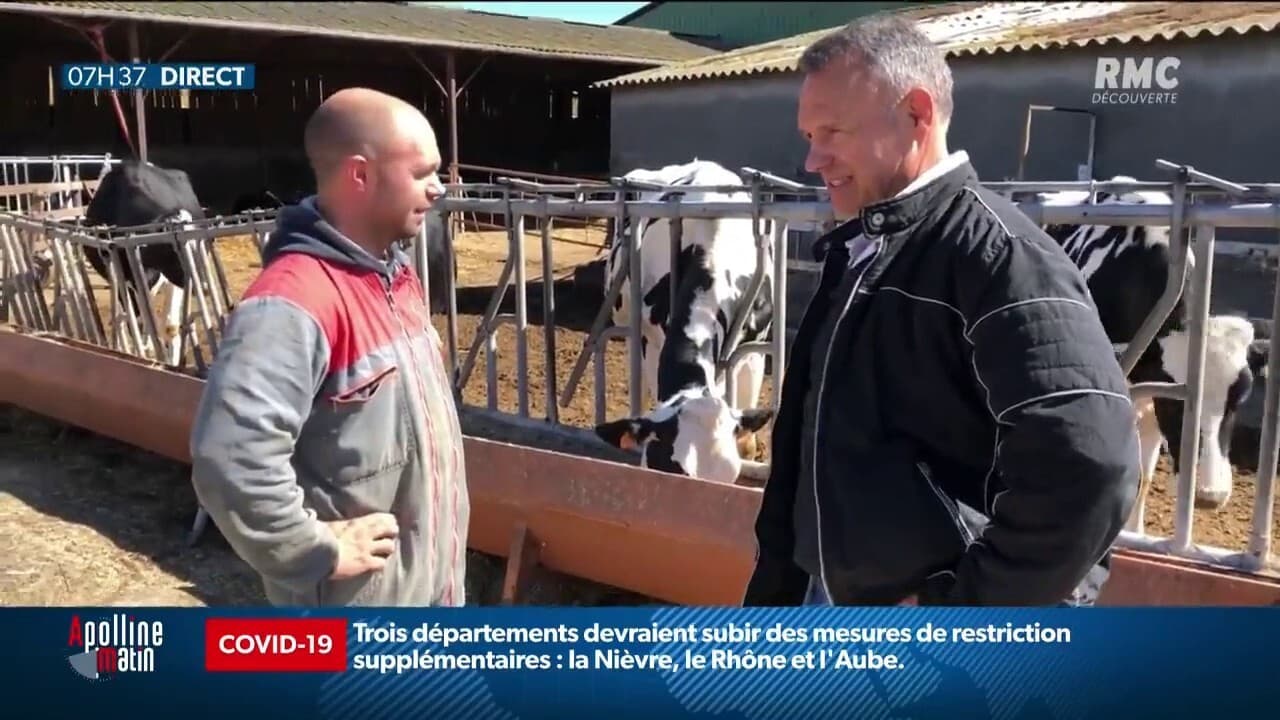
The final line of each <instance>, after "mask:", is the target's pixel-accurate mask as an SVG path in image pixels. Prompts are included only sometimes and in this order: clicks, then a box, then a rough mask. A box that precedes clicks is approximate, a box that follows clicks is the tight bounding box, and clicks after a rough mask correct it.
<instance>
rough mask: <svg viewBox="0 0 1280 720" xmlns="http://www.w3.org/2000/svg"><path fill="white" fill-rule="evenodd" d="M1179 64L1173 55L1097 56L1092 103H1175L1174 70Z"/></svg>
mask: <svg viewBox="0 0 1280 720" xmlns="http://www.w3.org/2000/svg"><path fill="white" fill-rule="evenodd" d="M1181 65H1182V61H1181V60H1179V59H1178V58H1176V57H1163V58H1159V59H1156V58H1150V57H1147V58H1131V57H1126V58H1114V57H1100V58H1098V63H1097V66H1096V67H1095V69H1094V73H1093V104H1095V105H1172V104H1174V103H1176V102H1178V93H1176V92H1173V90H1174V88H1176V87H1178V78H1177V77H1175V76H1174V72H1175V71H1176V70H1177V69H1178V67H1179V66H1181ZM1153 86H1155V87H1159V88H1160V89H1159V90H1158V91H1157V90H1154V89H1153Z"/></svg>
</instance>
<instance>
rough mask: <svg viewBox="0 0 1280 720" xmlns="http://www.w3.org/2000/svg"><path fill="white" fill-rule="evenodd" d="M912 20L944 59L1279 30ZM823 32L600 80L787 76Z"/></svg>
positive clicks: (1205, 19)
mask: <svg viewBox="0 0 1280 720" xmlns="http://www.w3.org/2000/svg"><path fill="white" fill-rule="evenodd" d="M895 12H896V13H897V14H901V15H904V16H906V17H910V18H913V19H915V20H916V21H917V22H918V23H919V25H920V28H921V30H923V31H924V32H925V33H926V34H927V35H928V36H929V37H930V38H931V39H933V40H934V41H935V42H936V43H938V44H939V45H940V46H941V47H942V48H943V49H944V50H945V51H946V53H947V55H949V56H955V55H980V54H985V53H991V54H995V53H998V52H1012V51H1016V50H1032V49H1049V48H1061V47H1071V46H1078V47H1084V46H1088V45H1090V44H1092V43H1098V44H1101V43H1105V42H1109V41H1119V42H1129V41H1131V40H1135V39H1137V40H1143V41H1148V40H1152V39H1173V38H1177V37H1196V36H1198V35H1201V34H1203V33H1210V34H1212V35H1215V36H1217V35H1221V34H1222V33H1224V32H1226V31H1227V30H1234V31H1236V32H1240V33H1244V32H1249V31H1251V30H1263V31H1270V30H1274V29H1276V27H1277V26H1280V3H1277V2H1257V3H1254V2H1140V3H1127V2H1114V3H1102V2H1039V3H1031V2H1023V3H972V2H971V3H945V4H941V5H935V6H930V7H923V8H911V9H908V10H901V11H895ZM836 29H837V28H827V29H825V30H816V31H814V32H809V33H804V34H802V35H796V36H793V37H789V38H784V39H782V40H775V41H773V42H768V43H763V44H760V45H753V46H751V47H745V48H739V49H737V50H732V51H730V52H726V53H721V54H718V55H712V56H709V57H704V58H698V59H695V60H689V61H684V62H677V63H672V64H669V65H664V66H662V67H658V68H653V69H651V70H642V71H639V72H634V73H629V74H627V75H622V76H620V77H616V78H612V79H609V80H603V81H601V82H598V83H596V84H595V87H617V86H622V85H643V84H651V83H664V82H677V81H681V80H694V79H701V78H714V77H731V76H735V75H753V74H756V73H769V72H792V71H794V70H795V69H796V64H797V62H798V61H799V59H800V55H801V54H803V52H804V49H805V48H806V47H808V46H809V45H810V44H811V43H812V42H814V41H815V40H817V39H818V38H820V37H822V36H824V35H826V34H827V33H830V32H831V31H833V30H836Z"/></svg>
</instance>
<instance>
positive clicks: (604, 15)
mask: <svg viewBox="0 0 1280 720" xmlns="http://www.w3.org/2000/svg"><path fill="white" fill-rule="evenodd" d="M424 4H428V5H445V6H447V7H458V8H464V9H466V10H484V11H485V12H494V13H503V14H506V15H524V16H526V17H547V18H558V19H560V20H573V21H575V22H586V23H595V24H597V25H608V24H610V23H612V22H613V21H615V20H617V19H618V18H620V17H622V16H624V15H626V14H627V13H629V12H631V11H633V10H635V9H637V8H639V7H642V6H643V5H645V4H646V3H642V2H431V3H424Z"/></svg>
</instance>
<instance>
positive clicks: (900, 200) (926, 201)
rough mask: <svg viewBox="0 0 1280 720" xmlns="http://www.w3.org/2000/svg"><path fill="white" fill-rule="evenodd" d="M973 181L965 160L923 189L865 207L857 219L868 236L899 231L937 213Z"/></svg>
mask: <svg viewBox="0 0 1280 720" xmlns="http://www.w3.org/2000/svg"><path fill="white" fill-rule="evenodd" d="M977 180H978V176H977V173H976V172H974V170H973V166H972V165H971V164H970V163H969V162H968V161H965V162H962V163H960V164H959V165H957V166H956V167H954V168H952V169H951V170H948V171H947V172H945V173H943V174H942V175H940V176H938V177H936V178H934V179H933V180H932V181H931V182H929V183H927V184H926V185H924V186H923V187H920V188H917V189H915V190H913V191H911V192H909V193H907V194H905V195H902V196H900V197H895V198H890V199H888V200H883V201H881V202H878V203H872V204H871V205H868V206H866V207H865V208H863V209H862V212H861V213H860V214H859V218H858V220H859V222H860V224H861V225H862V227H864V228H866V231H867V232H868V233H869V234H872V235H890V234H894V233H899V232H902V231H903V230H906V229H908V228H910V227H912V226H913V225H917V224H919V223H920V222H922V221H923V220H925V219H927V218H928V217H929V216H930V215H932V214H936V213H937V212H939V211H940V209H941V208H942V207H944V206H946V205H947V204H948V203H949V202H950V200H951V198H952V197H954V196H955V195H956V194H957V193H959V192H961V191H962V190H963V189H964V188H965V186H967V185H972V184H975V183H976V182H977Z"/></svg>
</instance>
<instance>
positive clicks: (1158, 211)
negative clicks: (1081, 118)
mask: <svg viewBox="0 0 1280 720" xmlns="http://www.w3.org/2000/svg"><path fill="white" fill-rule="evenodd" d="M1157 165H1158V167H1159V168H1161V169H1163V170H1172V171H1173V172H1174V173H1175V175H1176V177H1175V178H1174V179H1173V180H1171V181H1169V182H1149V181H1148V182H1142V181H1139V182H1132V183H1122V182H1103V181H1092V182H1004V183H988V184H986V187H988V188H990V189H992V190H994V191H997V192H1012V193H1038V192H1051V191H1077V192H1081V191H1083V192H1087V193H1096V192H1102V191H1106V192H1109V193H1113V194H1121V193H1125V192H1129V191H1133V190H1158V191H1161V192H1164V193H1166V194H1168V195H1169V196H1170V197H1171V198H1172V203H1171V204H1169V205H1153V204H1140V203H1126V202H1119V203H1107V204H1094V203H1093V202H1092V201H1091V200H1090V201H1087V202H1080V203H1078V204H1045V203H1042V202H1039V201H1021V202H1018V203H1017V204H1018V206H1019V207H1020V209H1021V210H1022V211H1023V212H1024V213H1026V214H1027V215H1028V217H1030V218H1031V219H1032V220H1033V221H1035V222H1036V223H1038V224H1040V225H1041V226H1044V225H1049V224H1067V223H1070V224H1096V225H1117V226H1133V225H1147V226H1153V227H1168V228H1170V231H1171V232H1170V236H1171V249H1172V257H1171V261H1170V265H1169V268H1168V282H1167V283H1166V290H1165V292H1164V294H1163V295H1162V297H1160V299H1159V300H1158V302H1157V303H1156V305H1155V307H1153V308H1152V310H1151V312H1150V313H1149V315H1148V317H1147V318H1146V320H1145V321H1144V322H1143V323H1142V325H1141V327H1140V328H1139V330H1138V332H1137V333H1136V335H1135V337H1133V338H1132V339H1131V340H1130V342H1129V343H1127V346H1126V347H1125V349H1124V350H1123V351H1122V353H1121V356H1120V360H1121V364H1122V367H1123V368H1124V370H1125V371H1126V373H1128V372H1131V371H1132V370H1133V368H1134V366H1135V365H1136V363H1137V361H1138V359H1139V358H1140V357H1141V355H1142V354H1143V352H1145V350H1146V349H1147V347H1148V346H1149V345H1150V344H1151V342H1153V340H1154V338H1155V336H1156V334H1157V332H1158V330H1159V328H1160V326H1161V324H1162V323H1163V322H1164V321H1165V320H1166V319H1167V318H1168V316H1169V314H1170V312H1171V311H1172V310H1173V308H1174V307H1175V305H1176V304H1177V302H1178V300H1179V299H1180V297H1181V296H1182V291H1183V288H1184V287H1186V288H1187V289H1188V293H1189V297H1187V298H1186V300H1188V301H1189V303H1190V305H1189V308H1190V327H1189V333H1188V334H1189V338H1190V343H1189V356H1188V359H1187V368H1188V377H1187V380H1186V382H1185V383H1161V382H1145V383H1137V384H1134V385H1133V386H1132V394H1133V396H1134V397H1135V400H1139V399H1143V398H1157V397H1163V398H1169V399H1175V400H1179V401H1182V402H1183V424H1182V433H1181V444H1180V448H1179V449H1180V451H1181V452H1180V453H1179V455H1180V457H1181V461H1180V467H1179V470H1178V473H1177V506H1176V511H1175V518H1174V532H1173V536H1172V537H1171V538H1164V537H1153V536H1150V535H1148V534H1146V533H1145V532H1143V531H1142V525H1141V520H1142V513H1141V510H1139V511H1138V513H1137V515H1136V520H1137V522H1136V523H1133V524H1130V525H1129V526H1128V528H1127V529H1126V530H1125V531H1124V532H1123V533H1122V536H1121V539H1120V542H1119V544H1120V545H1121V546H1125V547H1131V548H1135V549H1141V550H1146V551H1152V552H1158V553H1162V554H1170V555H1175V556H1179V557H1184V558H1190V559H1195V560H1199V561H1203V562H1208V563H1211V564H1215V565H1220V566H1226V567H1233V568H1238V569H1246V570H1256V569H1260V568H1262V567H1263V566H1264V565H1265V564H1266V559H1267V558H1268V557H1269V553H1270V547H1271V518H1272V510H1271V507H1272V504H1273V502H1274V495H1275V492H1274V476H1275V464H1276V463H1275V459H1276V457H1277V455H1278V454H1280V451H1278V450H1277V445H1278V442H1277V435H1278V434H1280V433H1278V432H1277V428H1276V399H1277V396H1276V393H1277V389H1276V388H1273V387H1272V386H1273V385H1275V384H1277V383H1272V382H1268V383H1267V396H1266V407H1265V411H1264V424H1263V432H1262V446H1261V449H1260V453H1259V454H1260V460H1261V462H1260V464H1259V472H1258V481H1257V482H1258V485H1257V489H1256V497H1255V503H1256V504H1255V508H1254V514H1253V527H1252V531H1251V533H1250V540H1249V544H1248V549H1247V550H1246V551H1245V552H1243V553H1240V552H1234V551H1229V550H1224V549H1221V548H1213V547H1203V546H1198V545H1196V544H1195V543H1193V542H1192V524H1193V515H1194V512H1193V511H1194V504H1193V492H1194V484H1195V477H1196V472H1197V467H1198V462H1199V450H1200V438H1201V434H1200V414H1201V413H1200V411H1201V407H1202V405H1203V399H1204V397H1203V395H1204V394H1203V383H1204V362H1205V352H1206V349H1205V330H1206V326H1207V324H1208V319H1209V300H1208V299H1209V296H1210V287H1211V276H1212V268H1213V262H1212V260H1213V257H1214V255H1215V253H1216V244H1215V239H1216V238H1215V229H1216V228H1264V229H1277V228H1280V204H1277V200H1278V199H1280V184H1266V185H1256V184H1255V185H1248V186H1244V185H1239V184H1236V183H1231V182H1227V181H1224V180H1221V179H1218V178H1214V177H1212V176H1209V175H1206V174H1204V173H1200V172H1198V171H1196V170H1194V169H1193V168H1188V167H1183V166H1176V165H1173V164H1172V163H1167V162H1164V161H1159V162H1158V163H1157ZM742 175H743V176H744V178H746V179H747V183H746V184H745V185H744V186H726V187H699V188H698V189H699V190H703V191H710V192H746V193H749V194H750V197H751V199H750V200H749V201H746V202H714V203H712V202H708V203H694V202H689V201H682V200H680V199H678V198H673V199H670V200H665V201H660V202H659V201H643V200H628V199H626V198H625V194H626V193H627V192H630V191H634V190H636V189H637V188H638V187H639V188H642V189H645V190H651V191H652V190H657V191H673V192H678V191H680V190H681V189H688V188H687V187H681V186H653V185H642V186H638V185H637V184H636V183H627V182H624V181H623V180H622V179H621V178H614V179H613V180H612V181H611V182H610V183H575V184H561V185H556V184H541V183H530V182H524V181H517V180H507V181H506V182H500V183H493V184H462V185H458V186H451V191H452V192H451V194H450V196H449V197H448V198H445V199H442V200H441V201H440V203H439V205H440V206H441V207H442V208H443V209H444V210H446V211H448V212H492V213H495V214H500V215H504V216H505V217H507V218H508V223H507V227H508V229H509V240H510V248H511V252H510V253H509V256H508V258H507V261H506V264H505V265H504V267H503V270H502V273H501V276H500V279H499V280H498V282H497V286H496V288H495V289H494V292H493V295H492V296H491V297H490V299H489V303H488V307H487V309H486V311H485V313H484V315H483V317H482V318H481V319H480V322H479V329H478V330H477V334H476V337H475V338H474V339H473V341H472V345H471V348H470V350H469V352H467V353H466V356H465V358H464V359H463V361H462V363H461V365H462V367H461V372H460V373H459V374H458V376H457V377H456V382H457V384H458V387H459V388H462V387H463V386H465V385H466V384H467V381H468V379H469V375H470V372H471V370H472V369H473V367H474V362H475V361H476V357H477V355H478V353H479V351H480V348H481V347H482V346H483V347H484V348H485V350H486V365H487V368H488V370H489V378H488V380H489V382H488V405H489V407H490V409H496V407H497V406H496V399H495V391H496V379H495V375H496V370H495V369H494V352H495V351H494V347H495V344H494V339H493V338H494V333H495V331H496V330H497V328H498V327H500V326H502V325H504V324H514V325H515V328H516V332H517V337H516V354H517V373H516V375H517V378H516V382H517V392H518V393H519V397H520V402H519V409H518V410H517V412H516V414H518V415H520V416H527V415H528V402H527V397H528V393H529V386H528V373H527V368H528V362H527V358H526V353H527V349H526V347H525V332H526V331H527V322H526V318H525V309H524V304H523V298H524V297H525V291H526V288H525V281H524V276H523V275H524V274H523V268H524V264H525V263H524V257H523V245H522V243H520V242H518V241H517V238H518V234H517V230H516V229H517V228H522V227H523V223H524V219H525V218H526V217H530V216H532V217H535V218H538V219H539V221H540V223H541V225H542V231H543V235H544V248H543V253H544V257H543V263H544V269H545V268H546V267H548V266H550V265H551V262H552V258H551V253H552V247H551V244H550V243H548V242H546V240H545V237H546V235H547V233H548V232H549V228H550V226H551V225H552V224H553V223H554V222H555V220H556V219H559V218H564V217H572V218H604V219H613V220H614V228H615V234H614V236H613V238H612V240H613V242H621V243H626V252H623V253H621V256H620V260H621V262H619V263H618V265H619V266H618V268H617V272H616V273H615V275H614V276H613V277H607V278H606V279H605V290H604V297H603V301H602V302H601V305H600V307H599V310H598V312H597V314H596V317H595V320H594V322H593V323H592V325H591V328H590V331H589V332H588V334H587V338H586V340H585V341H584V344H583V348H582V351H581V352H580V354H579V356H578V360H577V363H576V364H575V366H574V368H573V371H572V372H571V374H570V376H569V378H568V381H567V383H566V387H564V388H563V390H562V392H561V393H560V397H559V399H560V403H559V404H560V406H561V407H564V406H567V405H568V404H569V402H570V401H571V399H572V397H573V394H574V391H575V390H576V389H577V385H578V382H579V380H580V379H581V376H582V374H583V373H584V372H585V369H586V365H587V363H589V362H590V361H592V360H594V361H595V379H596V383H595V386H596V387H595V396H596V397H595V416H596V419H597V421H602V420H603V419H604V406H605V389H604V386H605V377H604V363H603V362H602V361H603V348H604V347H605V344H606V343H607V342H608V340H609V339H611V338H615V337H625V338H627V339H628V340H629V341H630V342H629V343H628V353H629V370H630V373H629V375H630V376H629V378H628V379H629V388H628V390H629V395H630V400H631V403H630V405H631V408H630V409H631V413H632V414H634V415H639V414H642V413H643V412H644V410H645V409H646V408H644V407H642V405H641V402H640V401H641V398H640V392H639V378H640V354H639V346H640V343H639V339H640V336H641V322H642V320H641V317H640V313H639V312H638V311H633V312H632V313H631V314H630V323H629V325H628V326H627V327H616V326H613V325H612V323H610V322H609V321H608V318H609V314H610V310H611V308H612V307H613V304H614V302H615V301H616V300H617V299H618V297H619V296H620V293H621V291H622V287H623V284H624V282H625V281H626V280H627V278H628V277H629V276H630V269H631V267H633V263H636V262H638V261H639V256H640V251H639V247H640V236H639V233H640V231H641V223H633V224H632V225H631V227H632V231H631V232H630V233H626V234H623V233H621V228H624V227H627V222H626V221H627V220H628V219H644V220H654V219H660V218H665V219H671V220H676V221H677V222H675V223H673V225H672V232H671V235H672V237H673V238H680V237H681V235H682V233H681V231H680V227H681V224H682V223H681V222H680V221H682V220H685V219H690V218H751V219H753V220H755V221H757V223H759V222H760V221H762V220H767V221H772V222H773V223H774V224H775V232H774V233H773V237H772V239H771V242H772V244H773V245H774V247H773V248H772V253H773V256H772V257H773V265H772V268H771V269H772V271H773V273H774V281H775V284H774V288H773V290H774V293H773V306H774V308H775V313H776V314H775V319H774V323H773V329H772V334H771V337H770V338H769V340H768V341H767V342H753V343H748V344H744V345H741V346H738V345H735V344H734V342H733V341H732V340H730V342H728V343H726V347H725V350H724V354H722V355H721V358H720V360H721V362H722V366H721V367H719V368H717V370H718V371H721V372H725V373H726V377H727V378H732V376H733V374H734V373H733V372H732V371H733V370H734V369H735V368H736V367H737V364H738V363H739V362H741V361H742V360H744V359H745V358H746V357H747V356H749V355H750V354H752V353H760V354H763V355H765V356H766V357H769V358H770V359H771V360H772V361H773V371H772V382H773V397H772V402H773V405H774V406H775V407H776V405H777V402H778V399H779V396H780V393H781V387H782V382H783V378H784V375H785V367H784V366H785V358H786V347H785V336H786V333H785V329H786V316H787V310H786V308H787V302H786V298H787V280H786V278H787V268H788V267H789V266H790V264H789V263H788V262H787V261H786V258H787V255H788V253H787V252H786V249H785V246H786V244H787V242H788V240H787V232H786V228H787V226H788V224H789V223H798V222H809V223H824V222H831V221H833V220H834V216H833V214H832V211H831V208H830V206H829V204H828V203H827V202H825V200H824V199H822V196H823V194H824V193H823V189H822V188H817V187H811V186H802V185H798V184H796V183H791V182H788V181H783V180H781V179H780V178H772V177H770V176H765V175H763V174H759V173H755V172H754V171H751V170H750V169H747V168H744V169H743V172H742ZM765 180H767V181H768V184H766V182H764V181H765ZM483 194H489V195H498V196H499V197H496V198H495V197H481V196H480V195H483ZM602 194H603V195H606V196H608V197H607V198H606V199H590V198H591V196H595V195H602ZM786 194H789V195H791V196H792V197H790V198H787V199H785V200H784V199H779V197H778V196H779V195H786ZM1212 196H1217V197H1216V198H1215V197H1212ZM1184 230H1187V232H1183V231H1184ZM756 238H757V243H758V245H759V244H760V243H759V241H760V238H761V233H760V232H759V225H758V224H757V225H756ZM1190 238H1194V247H1192V241H1191V240H1190ZM674 245H675V243H674V242H673V246H674ZM672 251H673V253H674V252H677V251H678V246H677V247H673V249H672ZM744 251H745V249H744ZM1193 256H1194V257H1196V258H1200V261H1199V262H1195V263H1192V262H1191V258H1192V257H1193ZM673 267H674V264H673ZM516 268H520V270H517V269H516ZM764 271H765V266H764V265H763V264H761V265H759V266H758V267H757V271H756V276H755V278H753V282H752V289H753V290H755V289H757V288H758V281H759V279H760V277H761V275H762V274H763V273H764ZM512 275H515V279H514V283H513V282H512ZM1188 275H1190V284H1189V286H1188V285H1187V283H1186V280H1187V277H1188ZM544 282H545V285H544V288H543V290H544V292H547V293H549V292H550V290H549V287H548V286H549V284H550V283H549V281H548V280H546V278H545V273H544ZM513 284H514V287H512V286H513ZM675 284H676V281H675V279H673V282H672V285H673V286H674V285H675ZM511 289H514V290H515V294H516V314H515V315H514V316H511V317H507V316H499V315H498V312H497V310H498V308H499V307H500V305H501V303H502V301H503V299H504V297H505V296H506V293H507V292H508V291H509V290H511ZM631 290H632V294H631V298H630V299H631V304H632V307H633V308H636V309H638V308H639V306H640V302H639V301H640V298H639V297H638V296H639V293H640V290H641V288H640V287H638V285H636V284H633V285H632V288H631ZM753 299H754V297H753V296H752V297H747V298H744V299H743V305H744V306H747V305H749V304H750V302H751V301H752V300H753ZM1276 302H1277V309H1280V291H1278V294H1277V299H1276ZM544 312H545V318H544V324H545V328H546V330H547V333H548V343H547V348H546V350H547V353H546V354H547V364H546V367H545V369H544V374H545V376H546V377H547V378H548V387H547V388H546V391H547V395H548V398H550V397H552V396H553V395H555V394H556V393H555V389H556V388H555V387H554V384H555V383H556V380H554V379H553V378H555V377H556V367H555V364H554V362H555V351H554V347H553V346H552V344H551V343H552V339H551V338H552V334H553V330H552V326H554V325H555V319H554V308H552V307H551V306H550V304H549V303H548V305H547V307H546V308H545V309H544ZM1276 317H1280V315H1277V316H1276ZM451 320H452V318H451ZM734 327H735V328H736V327H740V326H739V325H738V323H737V321H736V320H735V322H734ZM1276 344H1277V339H1276V338H1274V337H1273V338H1272V346H1273V349H1274V347H1275V345H1276ZM451 347H452V346H451ZM451 351H452V350H451ZM1273 355H1274V350H1273ZM1271 363H1272V364H1273V365H1274V364H1275V363H1276V360H1275V359H1274V357H1273V359H1272V360H1271ZM455 367H456V362H455ZM1274 372H1276V370H1275V368H1271V369H1270V371H1269V373H1268V374H1269V377H1276V376H1275V375H1274ZM729 383H730V384H729V386H728V387H726V390H727V391H731V390H732V385H731V383H732V380H731V379H730V380H729ZM547 419H548V421H550V422H552V423H555V422H557V418H556V415H555V409H554V405H553V404H552V403H551V402H550V401H548V416H547ZM1268 459H1270V460H1272V461H1271V462H1268Z"/></svg>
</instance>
